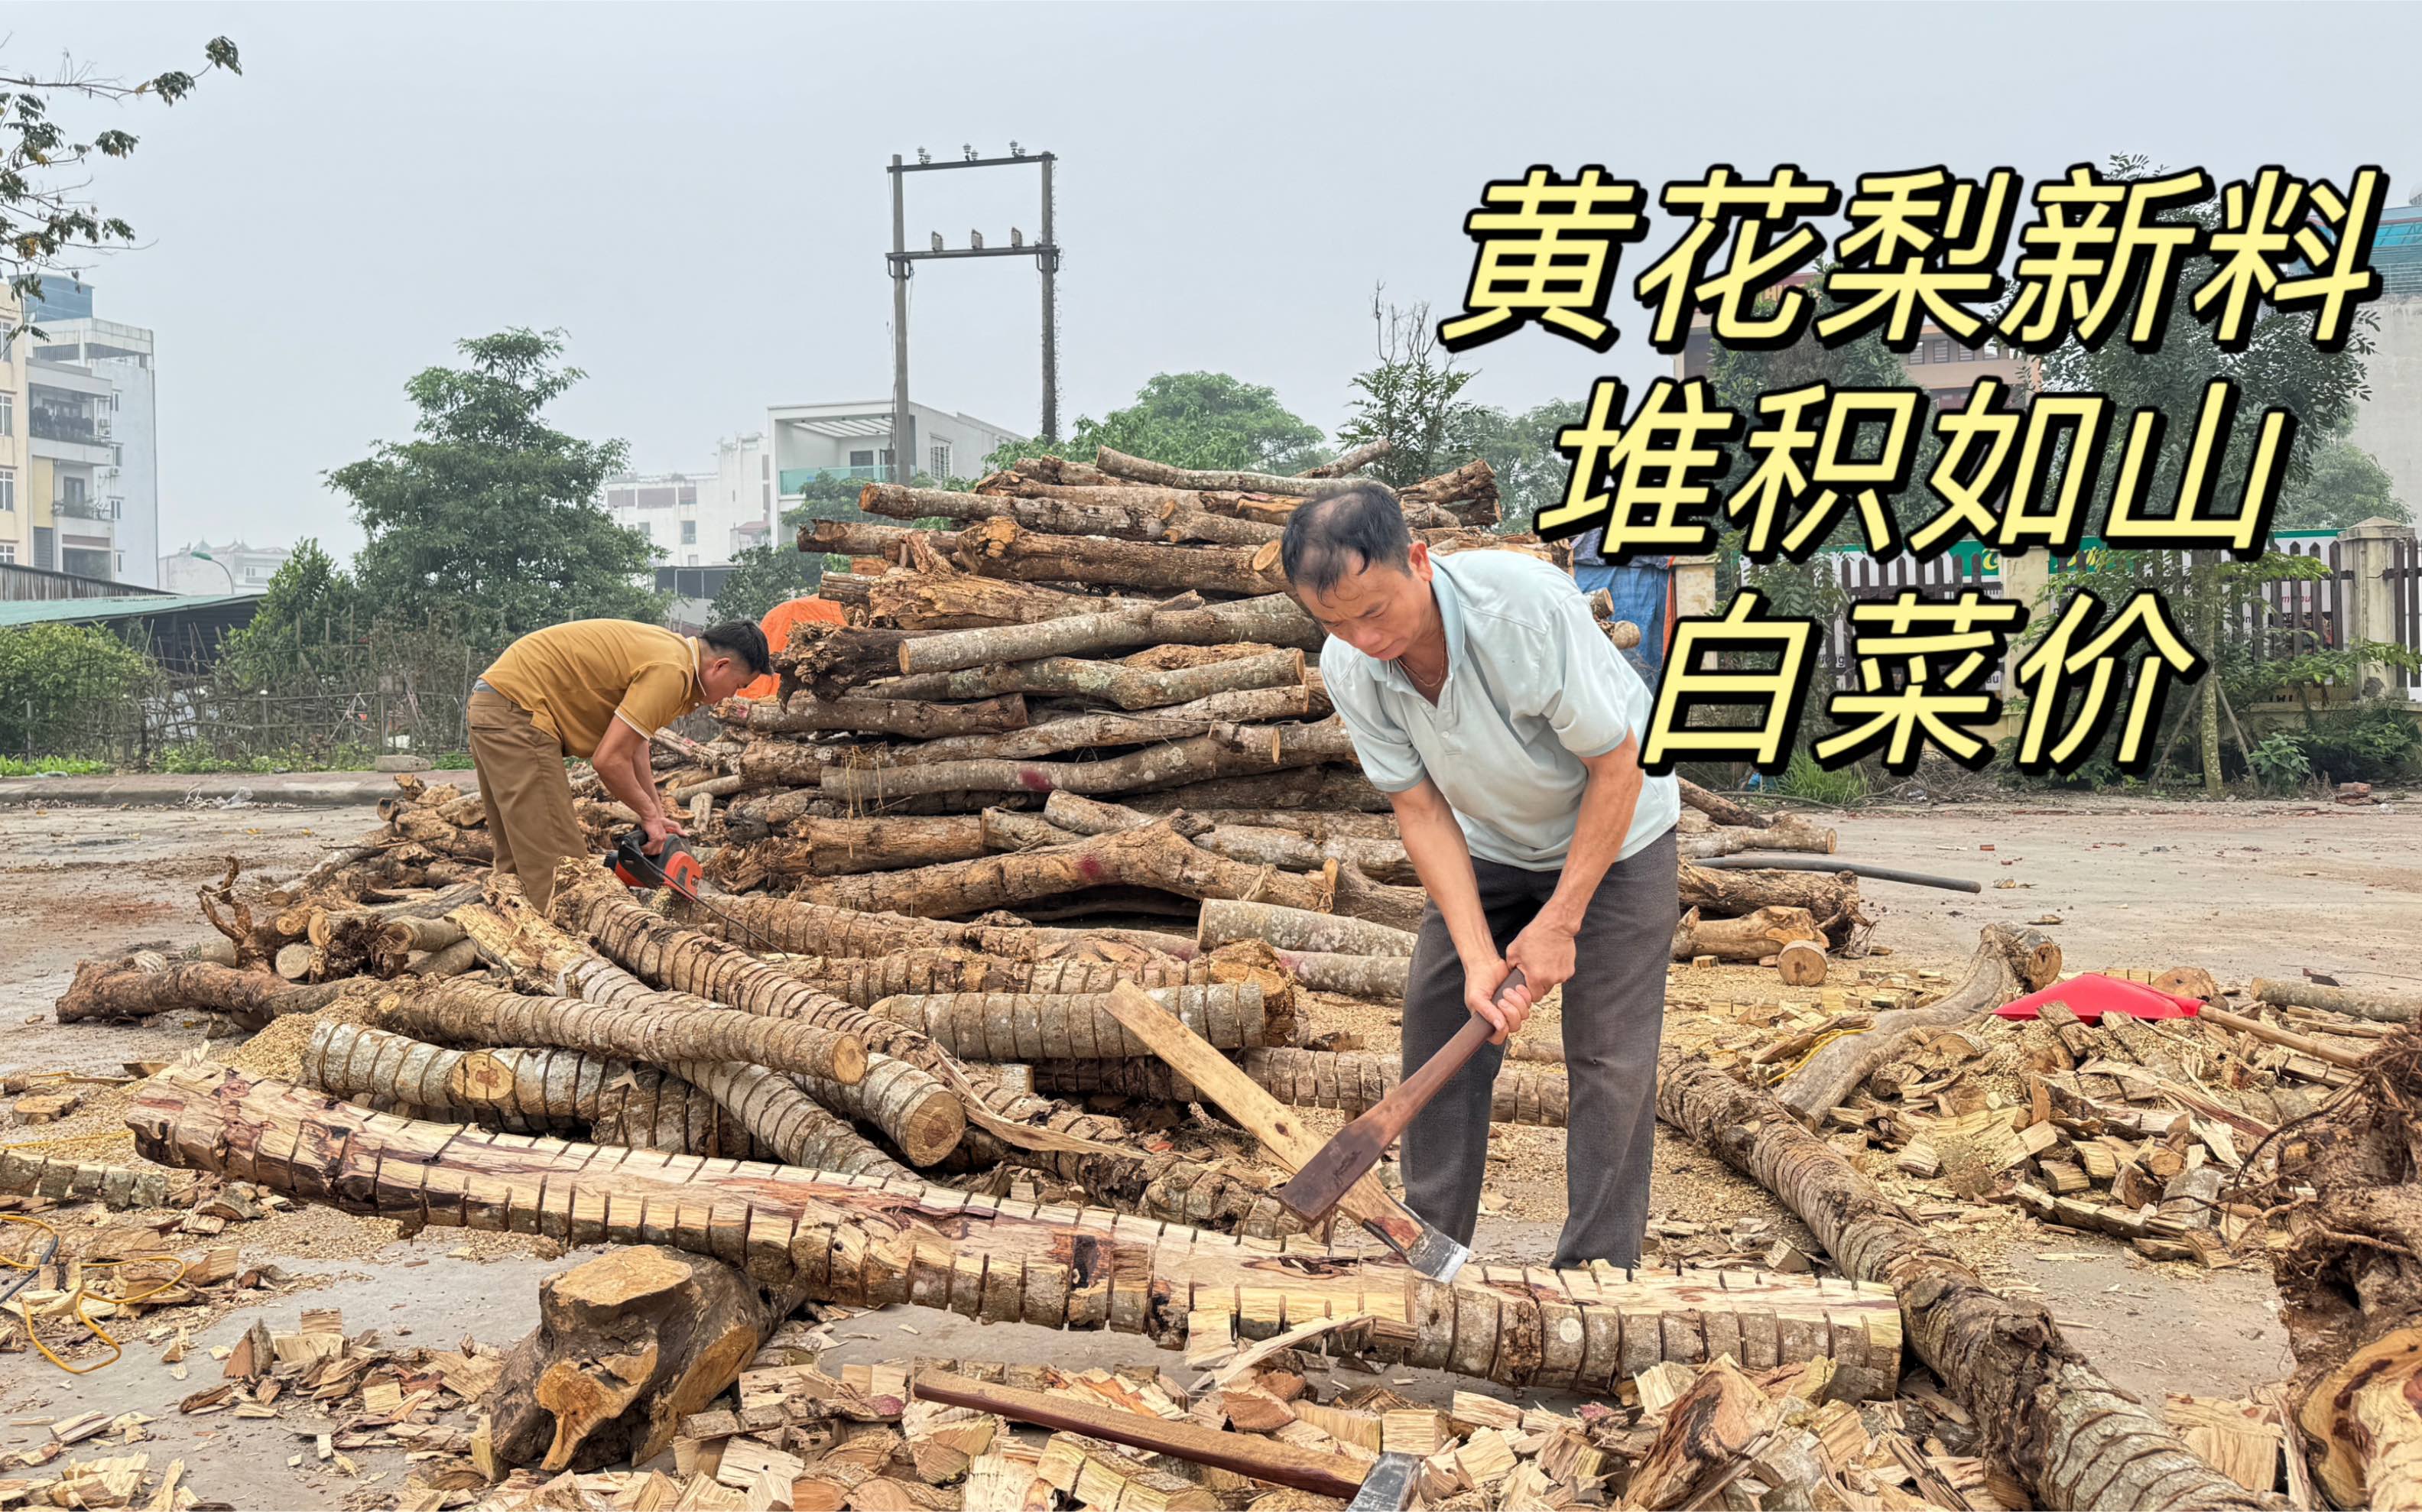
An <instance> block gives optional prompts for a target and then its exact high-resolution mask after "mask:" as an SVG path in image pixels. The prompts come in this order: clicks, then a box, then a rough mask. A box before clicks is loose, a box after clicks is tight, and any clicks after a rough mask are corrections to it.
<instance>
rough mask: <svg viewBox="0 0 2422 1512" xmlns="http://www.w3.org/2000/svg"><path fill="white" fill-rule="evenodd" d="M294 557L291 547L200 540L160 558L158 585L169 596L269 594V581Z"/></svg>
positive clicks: (233, 541) (234, 541)
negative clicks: (170, 594) (178, 594)
mask: <svg viewBox="0 0 2422 1512" xmlns="http://www.w3.org/2000/svg"><path fill="white" fill-rule="evenodd" d="M293 554H294V548H292V547H291V546H249V545H246V544H244V543H243V542H242V541H236V540H230V541H229V542H228V543H227V544H226V545H223V546H221V545H213V544H212V543H210V542H209V541H207V540H203V541H197V542H194V543H192V544H190V545H186V546H181V547H179V548H178V549H177V550H175V551H173V552H170V553H169V554H168V555H166V556H165V557H162V558H161V559H160V560H159V568H160V575H159V580H158V583H157V585H156V586H157V587H158V588H159V589H160V590H161V591H163V592H168V593H192V594H197V595H200V594H209V593H266V592H268V591H269V580H270V579H271V578H273V577H275V576H276V575H277V569H279V568H280V567H283V566H285V565H286V559H287V558H289V557H291V556H292V555H293Z"/></svg>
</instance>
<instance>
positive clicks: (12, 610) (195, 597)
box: [0, 593, 260, 628]
mask: <svg viewBox="0 0 2422 1512" xmlns="http://www.w3.org/2000/svg"><path fill="white" fill-rule="evenodd" d="M259 601H260V594H258V593H184V594H165V593H164V594H160V595H157V596H154V597H145V598H88V599H24V600H19V601H16V602H13V603H5V604H0V628H5V627H6V626H8V625H17V624H89V623H91V622H95V621H98V620H141V619H148V618H149V617H150V616H152V615H155V614H178V613H181V612H183V611H185V610H187V609H212V608H217V607H219V606H222V605H228V604H250V603H258V602H259Z"/></svg>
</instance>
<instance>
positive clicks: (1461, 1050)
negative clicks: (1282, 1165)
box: [1271, 967, 1524, 1223]
mask: <svg viewBox="0 0 2422 1512" xmlns="http://www.w3.org/2000/svg"><path fill="white" fill-rule="evenodd" d="M1523 983H1524V978H1523V975H1522V969H1521V968H1520V967H1516V968H1515V969H1513V970H1511V971H1509V972H1507V973H1506V975H1505V980H1504V981H1502V982H1501V983H1499V984H1497V1000H1498V1001H1500V1002H1502V1001H1504V1000H1505V995H1506V994H1507V993H1509V992H1511V991H1513V990H1514V989H1515V988H1516V987H1518V986H1521V985H1522V984H1523ZM1492 1032H1494V1031H1493V1029H1492V1028H1491V1026H1490V1024H1489V1022H1488V1020H1487V1019H1486V1018H1483V1017H1481V1016H1479V1015H1478V1014H1474V1015H1472V1016H1471V1021H1470V1023H1467V1024H1465V1025H1464V1026H1463V1027H1462V1028H1461V1029H1459V1030H1456V1031H1455V1038H1453V1039H1451V1040H1449V1041H1447V1042H1446V1043H1445V1044H1444V1045H1442V1046H1440V1047H1439V1052H1438V1053H1437V1054H1436V1055H1433V1056H1431V1057H1430V1058H1429V1059H1428V1060H1426V1061H1424V1062H1423V1063H1422V1068H1421V1069H1420V1070H1418V1071H1416V1072H1414V1073H1413V1074H1412V1075H1410V1076H1408V1077H1407V1078H1405V1079H1404V1080H1402V1081H1399V1082H1397V1083H1396V1090H1395V1091H1393V1092H1391V1093H1390V1094H1388V1095H1386V1096H1385V1097H1382V1098H1380V1099H1379V1100H1378V1101H1377V1102H1376V1103H1374V1104H1373V1105H1372V1106H1371V1109H1370V1110H1369V1111H1367V1112H1365V1113H1364V1114H1363V1115H1362V1116H1361V1117H1360V1118H1358V1119H1356V1120H1355V1121H1354V1122H1352V1123H1351V1124H1348V1125H1346V1126H1345V1127H1344V1128H1343V1129H1340V1130H1339V1131H1338V1134H1337V1137H1336V1138H1335V1139H1333V1140H1330V1141H1329V1142H1328V1143H1327V1144H1324V1145H1322V1146H1321V1147H1320V1151H1319V1153H1318V1154H1316V1155H1314V1156H1313V1158H1311V1159H1309V1160H1307V1161H1305V1162H1304V1163H1303V1164H1302V1165H1300V1166H1298V1167H1297V1168H1296V1173H1295V1179H1294V1180H1293V1181H1290V1182H1288V1183H1287V1184H1286V1185H1285V1186H1283V1187H1281V1188H1280V1189H1278V1190H1277V1191H1275V1192H1273V1193H1271V1195H1272V1196H1274V1197H1276V1198H1277V1199H1278V1200H1279V1201H1280V1202H1281V1203H1282V1204H1283V1205H1285V1207H1286V1209H1287V1211H1289V1212H1291V1213H1293V1214H1295V1216H1296V1217H1297V1218H1300V1219H1302V1220H1303V1221H1305V1222H1307V1223H1317V1222H1319V1221H1321V1220H1322V1219H1324V1218H1327V1217H1328V1216H1329V1210H1330V1209H1331V1208H1334V1207H1335V1206H1336V1205H1337V1204H1338V1201H1339V1199H1341V1198H1343V1197H1344V1196H1345V1192H1346V1189H1348V1188H1350V1187H1352V1186H1353V1185H1354V1183H1355V1182H1356V1181H1358V1180H1360V1179H1361V1177H1362V1175H1363V1174H1364V1173H1366V1172H1368V1171H1369V1170H1370V1169H1371V1168H1372V1167H1373V1166H1375V1165H1377V1164H1378V1163H1379V1157H1380V1156H1382V1155H1384V1154H1386V1153H1387V1150H1388V1146H1389V1145H1391V1144H1393V1143H1395V1142H1396V1136H1397V1135H1399V1134H1402V1133H1403V1132H1404V1131H1405V1126H1406V1125H1408V1124H1409V1123H1411V1122H1412V1121H1413V1115H1414V1114H1415V1113H1418V1112H1420V1111H1421V1110H1423V1108H1424V1107H1426V1106H1428V1104H1429V1100H1430V1099H1431V1098H1432V1097H1435V1096H1437V1095H1438V1092H1439V1088H1440V1087H1443V1086H1445V1085H1446V1084H1447V1080H1448V1079H1449V1078H1451V1077H1453V1076H1454V1075H1455V1073H1456V1072H1457V1071H1460V1070H1462V1069H1463V1067H1464V1063H1466V1062H1468V1061H1470V1059H1471V1058H1472V1057H1473V1056H1475V1055H1477V1054H1479V1053H1480V1047H1482V1046H1483V1045H1486V1044H1487V1043H1488V1036H1489V1035H1490V1034H1491V1033H1492Z"/></svg>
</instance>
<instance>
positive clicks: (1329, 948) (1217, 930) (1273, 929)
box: [1194, 900, 1417, 955]
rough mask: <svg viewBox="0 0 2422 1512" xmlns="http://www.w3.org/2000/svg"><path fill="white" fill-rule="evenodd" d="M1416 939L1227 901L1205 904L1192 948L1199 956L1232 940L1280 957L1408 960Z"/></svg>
mask: <svg viewBox="0 0 2422 1512" xmlns="http://www.w3.org/2000/svg"><path fill="white" fill-rule="evenodd" d="M1416 938H1417V936H1415V935H1414V934H1413V933H1412V932H1411V931H1409V930H1403V929H1392V928H1390V927H1389V926H1387V925H1385V924H1375V923H1372V922H1370V921H1366V920H1361V919H1345V918H1340V917H1339V916H1337V915H1336V914H1329V913H1321V912H1318V911H1316V910H1313V909H1305V908H1288V907H1282V906H1278V905H1275V904H1267V903H1244V902H1236V901H1229V900H1219V901H1214V902H1206V903H1204V904H1203V914H1202V918H1201V920H1200V921H1199V922H1198V923H1197V924H1196V925H1195V932H1194V939H1195V943H1196V944H1197V945H1198V946H1200V947H1201V948H1202V949H1203V950H1209V949H1211V948H1212V947H1214V946H1218V945H1226V944H1230V943H1232V942H1234V941H1236V940H1248V939H1257V940H1260V941H1262V942H1263V943H1265V944H1268V945H1274V946H1277V947H1278V948H1279V949H1280V950H1282V951H1315V952H1320V953H1330V954H1339V955H1410V954H1412V953H1413V943H1414V941H1415V939H1416Z"/></svg>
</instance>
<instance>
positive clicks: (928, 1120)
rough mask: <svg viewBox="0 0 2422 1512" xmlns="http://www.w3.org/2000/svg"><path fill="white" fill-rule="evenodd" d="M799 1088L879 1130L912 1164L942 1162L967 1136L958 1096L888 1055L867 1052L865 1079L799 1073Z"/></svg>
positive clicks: (927, 1073) (927, 1074)
mask: <svg viewBox="0 0 2422 1512" xmlns="http://www.w3.org/2000/svg"><path fill="white" fill-rule="evenodd" d="M798 1086H799V1090H801V1091H802V1092H805V1093H806V1094H807V1095H809V1096H810V1097H812V1098H813V1099H814V1100H815V1101H816V1102H818V1103H819V1104H821V1105H823V1106H824V1107H825V1108H826V1109H828V1110H831V1111H833V1112H836V1113H839V1114H841V1116H842V1117H844V1118H849V1119H855V1120H856V1121H857V1122H858V1123H860V1124H863V1125H865V1126H867V1127H869V1128H878V1129H881V1130H882V1131H883V1133H884V1136H885V1137H886V1138H888V1139H889V1140H890V1142H892V1144H893V1145H894V1146H895V1147H896V1148H897V1149H898V1150H899V1151H900V1153H901V1154H902V1155H904V1156H906V1157H907V1158H908V1163H909V1164H910V1165H913V1166H918V1167H920V1168H921V1167H931V1166H937V1165H940V1164H942V1163H943V1162H944V1161H946V1160H948V1159H949V1158H951V1156H952V1153H953V1152H955V1151H956V1150H957V1149H958V1148H959V1142H960V1141H961V1140H963V1139H965V1138H966V1136H967V1109H966V1106H965V1105H964V1104H963V1103H962V1102H961V1101H960V1100H959V1098H958V1097H957V1095H955V1094H952V1093H951V1092H950V1089H948V1088H947V1087H944V1086H943V1085H942V1084H941V1083H940V1082H939V1081H937V1080H936V1079H935V1077H934V1075H933V1073H932V1072H930V1071H927V1070H926V1069H924V1068H923V1067H922V1066H919V1065H915V1064H912V1063H909V1062H906V1061H901V1060H895V1059H893V1058H892V1057H890V1056H889V1055H873V1056H869V1057H868V1058H867V1067H866V1077H865V1079H863V1080H861V1081H858V1082H857V1083H855V1084H853V1085H850V1086H846V1087H845V1086H842V1085H841V1083H840V1082H838V1081H825V1080H821V1079H817V1078H815V1077H801V1078H799V1079H798Z"/></svg>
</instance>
